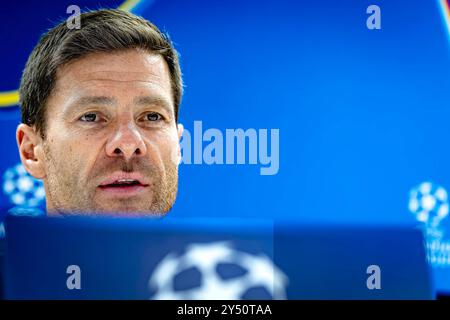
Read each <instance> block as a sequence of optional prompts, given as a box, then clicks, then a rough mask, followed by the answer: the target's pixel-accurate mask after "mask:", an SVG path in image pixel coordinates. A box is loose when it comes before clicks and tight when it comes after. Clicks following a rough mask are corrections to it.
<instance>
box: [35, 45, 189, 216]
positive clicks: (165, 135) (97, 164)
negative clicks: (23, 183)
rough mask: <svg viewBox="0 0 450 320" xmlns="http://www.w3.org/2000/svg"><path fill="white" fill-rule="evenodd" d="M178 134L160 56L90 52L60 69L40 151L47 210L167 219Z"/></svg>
mask: <svg viewBox="0 0 450 320" xmlns="http://www.w3.org/2000/svg"><path fill="white" fill-rule="evenodd" d="M181 134H182V126H181V125H180V126H179V127H177V125H176V122H175V114H174V104H173V95H172V89H171V82H170V75H169V70H168V67H167V64H166V63H165V61H164V59H163V58H162V57H161V56H160V55H155V54H151V53H148V52H144V51H140V50H126V51H122V52H115V53H95V54H90V55H87V56H85V57H82V58H81V59H80V60H76V61H74V62H72V63H69V64H68V65H65V66H63V67H61V68H60V69H59V70H58V72H57V81H56V87H55V90H54V91H53V92H52V94H51V97H50V98H49V99H48V102H47V110H46V136H45V139H44V140H43V141H42V151H41V154H42V155H41V158H42V159H41V160H42V161H41V163H42V167H43V172H44V173H43V177H42V178H43V181H44V185H45V188H46V196H47V210H48V211H49V213H51V212H60V213H64V212H78V213H80V212H81V213H83V212H87V213H99V212H108V213H114V212H122V213H129V214H135V213H138V214H146V213H148V214H163V213H166V212H167V211H168V210H170V208H171V207H172V205H173V203H174V201H175V198H176V193H177V185H178V164H179V161H180V146H179V139H180V138H181ZM37 156H38V157H39V152H37Z"/></svg>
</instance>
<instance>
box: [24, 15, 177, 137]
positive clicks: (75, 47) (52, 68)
mask: <svg viewBox="0 0 450 320" xmlns="http://www.w3.org/2000/svg"><path fill="white" fill-rule="evenodd" d="M80 22H81V24H80V26H81V28H80V29H70V28H68V27H67V25H66V22H65V21H64V22H61V23H60V24H58V25H57V26H55V27H54V28H52V29H50V30H49V31H48V32H46V33H45V34H43V35H42V37H41V38H40V40H39V42H38V44H37V45H36V47H35V48H34V49H33V51H32V52H31V54H30V56H29V58H28V61H27V63H26V66H25V69H24V71H23V74H22V80H21V83H20V89H19V93H20V107H21V113H22V122H23V123H25V124H28V125H30V126H35V127H36V130H37V132H39V133H40V134H41V136H42V137H45V109H46V102H47V99H48V97H49V96H50V94H51V93H52V90H53V89H54V87H55V83H56V71H57V69H58V68H59V67H61V66H62V65H64V64H66V63H68V62H70V61H73V60H75V59H79V58H81V57H83V56H85V55H87V54H89V53H95V52H111V51H118V50H126V49H144V50H147V51H149V52H152V53H155V54H159V55H161V56H162V57H163V58H164V60H165V62H166V63H167V66H168V68H169V72H170V79H171V85H172V92H173V102H174V112H175V121H176V122H178V111H179V107H180V104H181V96H182V94H183V82H182V76H181V70H180V64H179V58H178V53H177V51H176V50H175V48H174V46H173V44H172V41H171V40H170V38H169V37H168V35H167V34H165V33H163V32H161V31H160V30H159V29H158V28H157V27H156V26H155V25H153V24H152V23H150V22H149V21H147V20H145V19H144V18H141V17H138V16H136V15H134V14H131V13H129V12H125V11H122V10H118V9H101V10H96V11H90V12H85V13H82V14H80Z"/></svg>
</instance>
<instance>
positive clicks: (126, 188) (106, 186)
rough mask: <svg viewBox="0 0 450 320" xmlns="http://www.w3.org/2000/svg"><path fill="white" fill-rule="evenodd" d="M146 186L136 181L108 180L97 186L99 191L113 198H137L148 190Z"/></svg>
mask: <svg viewBox="0 0 450 320" xmlns="http://www.w3.org/2000/svg"><path fill="white" fill-rule="evenodd" d="M148 186H149V185H148V184H146V183H143V182H141V181H139V180H136V179H118V180H112V181H111V180H110V181H108V182H106V183H103V184H101V185H100V186H99V189H100V190H101V191H102V192H106V194H110V195H111V196H113V197H130V196H137V195H139V194H141V192H144V191H145V190H147V189H148Z"/></svg>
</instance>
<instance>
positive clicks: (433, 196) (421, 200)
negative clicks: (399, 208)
mask: <svg viewBox="0 0 450 320" xmlns="http://www.w3.org/2000/svg"><path fill="white" fill-rule="evenodd" d="M409 210H410V211H411V212H412V213H413V214H414V215H415V217H416V219H417V220H418V221H420V222H421V223H423V225H424V227H425V229H426V235H427V250H428V260H429V261H430V262H431V264H432V265H433V266H439V267H444V266H445V267H450V241H445V240H444V231H443V229H442V228H441V226H440V224H441V222H442V221H443V220H444V218H445V217H446V216H447V215H448V213H449V208H448V193H447V191H446V190H445V189H444V188H443V187H441V186H438V185H435V184H433V183H431V182H424V183H422V184H420V185H419V186H417V187H416V188H413V189H412V190H411V191H410V197H409Z"/></svg>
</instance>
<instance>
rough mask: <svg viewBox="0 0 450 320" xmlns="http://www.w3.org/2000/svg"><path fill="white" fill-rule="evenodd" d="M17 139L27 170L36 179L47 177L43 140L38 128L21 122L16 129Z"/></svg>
mask: <svg viewBox="0 0 450 320" xmlns="http://www.w3.org/2000/svg"><path fill="white" fill-rule="evenodd" d="M16 141H17V146H18V148H19V155H20V160H21V161H22V164H23V166H24V167H25V170H27V172H28V173H29V174H31V175H32V176H33V177H35V178H36V179H43V178H45V170H44V158H43V155H44V153H43V145H42V143H43V141H42V138H41V136H40V135H39V134H38V133H37V132H36V130H35V129H34V128H32V127H30V126H28V125H26V124H23V123H21V124H19V125H18V126H17V130H16Z"/></svg>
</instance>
